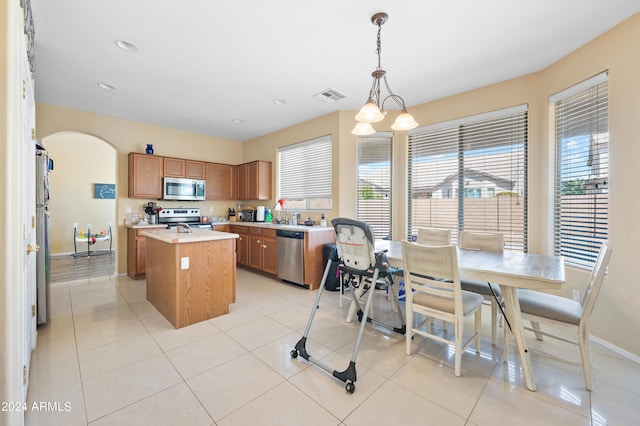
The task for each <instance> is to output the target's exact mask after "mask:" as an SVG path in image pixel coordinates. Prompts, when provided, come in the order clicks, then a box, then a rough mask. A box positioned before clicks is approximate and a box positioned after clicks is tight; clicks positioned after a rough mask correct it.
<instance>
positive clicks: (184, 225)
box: [177, 222, 191, 234]
mask: <svg viewBox="0 0 640 426" xmlns="http://www.w3.org/2000/svg"><path fill="white" fill-rule="evenodd" d="M177 231H178V232H183V233H186V234H188V233H190V232H191V227H190V226H189V224H188V223H184V222H180V223H178V229H177Z"/></svg>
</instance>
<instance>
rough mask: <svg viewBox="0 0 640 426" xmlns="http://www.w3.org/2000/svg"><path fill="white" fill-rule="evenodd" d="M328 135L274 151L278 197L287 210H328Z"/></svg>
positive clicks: (329, 207)
mask: <svg viewBox="0 0 640 426" xmlns="http://www.w3.org/2000/svg"><path fill="white" fill-rule="evenodd" d="M331 164H332V153H331V135H328V136H323V137H320V138H317V139H312V140H309V141H305V142H300V143H297V144H294V145H289V146H285V147H282V148H280V149H278V165H279V169H278V173H279V188H278V194H279V195H278V196H279V197H280V198H284V199H285V200H286V201H287V208H288V209H289V210H292V209H298V210H330V209H331V197H332V193H331V188H332V181H331V177H332V170H331Z"/></svg>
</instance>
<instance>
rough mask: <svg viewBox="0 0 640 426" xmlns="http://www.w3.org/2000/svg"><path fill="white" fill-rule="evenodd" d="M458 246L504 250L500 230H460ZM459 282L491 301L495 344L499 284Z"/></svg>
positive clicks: (465, 288)
mask: <svg viewBox="0 0 640 426" xmlns="http://www.w3.org/2000/svg"><path fill="white" fill-rule="evenodd" d="M458 246H459V247H460V248H461V249H467V250H483V251H490V252H494V253H502V251H503V250H504V235H503V234H502V233H500V232H474V231H461V232H460V239H459V241H458ZM461 284H462V289H463V290H466V291H472V292H474V293H477V294H480V295H482V297H483V298H484V299H485V300H486V301H487V302H489V303H491V344H492V345H493V346H495V345H496V340H497V335H498V319H499V318H500V316H499V304H501V303H502V290H501V289H500V286H499V285H498V284H494V283H488V282H486V281H478V280H467V279H463V280H461ZM491 290H493V292H492V291H491ZM494 293H495V295H494Z"/></svg>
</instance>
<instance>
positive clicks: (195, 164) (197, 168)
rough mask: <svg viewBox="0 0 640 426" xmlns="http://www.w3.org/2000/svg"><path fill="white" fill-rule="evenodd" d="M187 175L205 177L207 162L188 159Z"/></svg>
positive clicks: (201, 178) (192, 177)
mask: <svg viewBox="0 0 640 426" xmlns="http://www.w3.org/2000/svg"><path fill="white" fill-rule="evenodd" d="M185 163H186V166H185V168H186V175H187V177H188V178H189V179H200V180H204V179H205V164H206V163H205V162H204V161H193V160H186V162H185Z"/></svg>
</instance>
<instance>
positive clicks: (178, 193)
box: [162, 177, 207, 201]
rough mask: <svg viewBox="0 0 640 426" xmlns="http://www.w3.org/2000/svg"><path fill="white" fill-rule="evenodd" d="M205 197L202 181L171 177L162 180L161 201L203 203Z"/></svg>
mask: <svg viewBox="0 0 640 426" xmlns="http://www.w3.org/2000/svg"><path fill="white" fill-rule="evenodd" d="M206 195H207V193H206V192H205V181H203V180H199V179H185V178H172V177H165V178H163V179H162V199H163V200H186V201H204V199H205V198H206Z"/></svg>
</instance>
